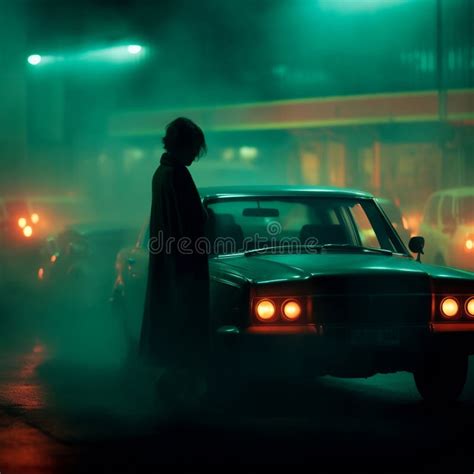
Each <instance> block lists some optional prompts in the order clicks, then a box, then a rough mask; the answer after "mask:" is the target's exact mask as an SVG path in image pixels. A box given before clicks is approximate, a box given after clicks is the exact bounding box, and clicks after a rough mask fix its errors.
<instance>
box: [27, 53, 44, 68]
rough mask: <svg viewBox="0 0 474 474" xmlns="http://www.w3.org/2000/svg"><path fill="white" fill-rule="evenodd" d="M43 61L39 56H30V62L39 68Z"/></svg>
mask: <svg viewBox="0 0 474 474" xmlns="http://www.w3.org/2000/svg"><path fill="white" fill-rule="evenodd" d="M41 59H42V58H41V56H40V55H39V54H31V55H30V56H28V62H29V63H30V64H31V65H32V66H37V65H38V64H39V63H40V62H41Z"/></svg>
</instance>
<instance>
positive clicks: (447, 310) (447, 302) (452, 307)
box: [440, 296, 459, 319]
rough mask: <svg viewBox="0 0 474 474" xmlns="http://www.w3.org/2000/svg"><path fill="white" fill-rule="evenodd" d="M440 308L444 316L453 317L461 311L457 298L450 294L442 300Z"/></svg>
mask: <svg viewBox="0 0 474 474" xmlns="http://www.w3.org/2000/svg"><path fill="white" fill-rule="evenodd" d="M440 309H441V314H442V315H443V317H445V318H446V319H451V318H454V317H455V316H457V314H458V313H459V303H458V302H457V300H456V298H453V297H450V296H448V297H446V298H444V299H443V300H442V301H441V306H440Z"/></svg>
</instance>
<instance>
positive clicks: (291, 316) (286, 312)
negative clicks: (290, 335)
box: [282, 300, 301, 321]
mask: <svg viewBox="0 0 474 474" xmlns="http://www.w3.org/2000/svg"><path fill="white" fill-rule="evenodd" d="M282 313H283V316H284V317H285V318H286V319H288V320H289V321H296V320H297V319H298V318H299V317H300V316H301V305H300V304H299V303H298V302H297V301H294V300H290V301H286V302H284V303H283V306H282Z"/></svg>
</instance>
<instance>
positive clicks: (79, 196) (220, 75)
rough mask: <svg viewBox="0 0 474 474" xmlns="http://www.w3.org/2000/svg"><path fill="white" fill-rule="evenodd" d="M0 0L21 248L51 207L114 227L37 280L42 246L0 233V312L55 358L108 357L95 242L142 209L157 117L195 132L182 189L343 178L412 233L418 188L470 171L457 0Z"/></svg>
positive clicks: (468, 53) (4, 130)
mask: <svg viewBox="0 0 474 474" xmlns="http://www.w3.org/2000/svg"><path fill="white" fill-rule="evenodd" d="M439 5H441V9H438V10H437V7H439ZM0 7H1V9H2V15H1V16H0V39H1V43H2V48H1V53H0V57H1V59H2V63H3V65H2V68H1V72H0V198H7V197H9V196H10V197H11V196H14V197H16V198H19V199H27V200H31V202H33V203H34V204H31V206H33V207H34V209H32V211H35V212H39V213H40V214H41V219H43V218H45V219H44V223H45V225H44V226H43V228H42V231H41V232H42V233H41V242H39V243H38V248H39V247H40V246H41V245H43V242H44V239H46V238H47V237H48V236H52V235H55V234H56V233H57V232H58V231H60V229H62V228H63V226H64V225H67V224H84V223H87V224H90V223H93V224H94V225H95V224H97V223H100V224H103V225H110V226H121V227H122V228H123V229H127V231H129V232H130V233H129V234H128V235H129V238H128V240H127V241H123V240H122V241H119V240H118V241H116V242H114V244H113V245H111V246H110V247H109V248H108V250H109V251H110V252H109V254H107V255H104V254H102V253H100V254H99V255H98V256H97V257H92V262H93V265H95V267H94V269H91V268H90V267H87V268H85V269H84V272H83V273H82V274H81V275H80V276H79V279H78V280H77V281H73V282H67V285H69V284H71V285H72V286H70V287H67V285H66V283H65V282H63V281H60V282H58V283H57V284H52V285H51V287H50V288H48V293H43V289H42V288H40V289H38V288H37V283H38V281H37V280H38V278H39V277H38V271H39V269H40V268H43V267H42V265H43V263H44V262H43V260H44V255H45V254H40V253H35V254H34V257H31V255H30V254H29V256H28V258H26V259H25V260H22V264H21V266H20V265H18V264H17V262H18V260H14V263H13V264H12V262H11V261H12V259H13V255H14V251H13V250H11V249H10V248H9V247H7V246H5V247H4V248H3V250H2V258H3V259H4V260H3V263H2V272H3V275H2V278H4V280H5V283H4V286H3V297H2V300H1V305H2V308H1V317H2V325H3V327H4V328H6V329H7V330H10V329H12V328H18V327H21V328H27V329H26V332H27V333H28V337H29V339H27V340H28V341H30V342H31V341H36V340H37V339H38V338H40V339H41V341H42V342H41V343H42V344H45V345H47V346H48V351H50V352H51V354H55V356H57V358H58V359H59V360H62V361H63V362H65V363H66V365H67V364H73V363H77V364H80V365H83V366H86V367H87V366H91V365H92V366H94V367H96V368H98V367H102V366H104V367H109V368H114V369H117V370H119V369H120V367H122V364H123V363H124V361H126V360H127V357H128V355H129V354H128V352H127V351H128V350H129V349H128V348H127V341H126V338H125V337H124V335H123V330H122V327H121V325H120V322H119V321H118V320H117V318H116V317H115V316H114V315H113V314H112V312H111V306H110V298H111V297H112V291H113V287H114V279H115V277H116V275H115V268H114V262H115V256H116V254H117V252H118V251H119V250H120V249H121V248H123V247H126V246H133V244H134V241H135V239H136V238H137V237H138V233H139V231H140V228H141V227H142V226H143V224H144V223H145V222H146V221H147V219H148V217H149V211H150V199H151V177H152V174H153V172H154V170H155V169H156V167H157V166H158V163H159V159H160V156H161V154H162V152H163V147H162V142H161V139H162V137H163V134H164V129H165V126H166V124H167V123H168V122H169V121H170V120H172V119H173V118H175V117H178V116H186V117H189V118H190V119H192V120H195V121H196V122H197V123H198V124H199V125H200V126H202V128H203V130H204V133H205V136H206V141H207V145H208V153H207V155H206V156H204V157H202V158H201V159H200V160H198V161H196V162H195V163H193V165H192V166H191V168H190V170H191V173H192V175H193V176H194V179H195V181H196V184H197V185H198V187H205V186H223V185H242V184H245V185H248V184H254V185H267V184H268V185H273V184H280V185H306V186H336V187H351V188H357V189H362V190H365V191H369V192H371V193H373V194H374V195H376V196H382V197H386V198H389V199H390V200H392V201H393V202H394V203H395V204H396V205H397V206H400V208H401V212H402V215H403V217H405V218H406V220H407V222H408V224H407V225H408V227H409V228H407V231H409V232H411V234H412V235H414V234H415V233H416V232H417V231H418V229H419V225H420V220H421V218H422V214H423V211H424V207H425V203H426V201H427V199H428V198H429V196H430V195H431V194H432V193H434V192H436V191H438V190H441V189H446V188H456V187H473V186H474V156H473V153H474V136H473V128H472V127H473V121H472V120H473V114H474V94H473V88H474V38H473V25H474V7H473V3H472V2H471V1H470V0H452V1H446V0H442V1H441V2H439V3H438V2H437V1H435V0H415V1H407V0H386V1H375V0H373V1H372V0H354V1H349V0H345V1H344V0H338V1H333V2H329V1H326V0H319V1H318V0H296V1H295V0H276V1H270V0H261V1H258V2H256V1H250V0H241V1H219V0H203V1H199V2H198V1H196V2H194V1H185V0H178V1H176V0H174V1H171V0H160V1H158V0H156V1H151V0H150V1H145V0H141V1H140V0H115V1H112V0H108V1H105V0H102V1H98V0H96V1H93V0H84V1H81V2H60V1H58V0H56V1H53V0H24V1H20V2H13V1H7V0H2V1H1V2H0ZM443 104H444V105H443ZM446 104H447V105H446ZM443 107H444V108H445V109H443ZM48 199H50V200H49V201H48ZM41 202H43V204H41ZM44 202H49V204H44ZM35 206H36V207H35ZM38 209H39V210H38ZM41 222H42V223H43V220H42V221H41ZM46 224H47V225H46ZM131 236H134V237H131ZM38 252H39V251H38ZM48 258H49V257H48ZM88 258H90V257H88ZM15 259H16V257H15ZM42 259H43V260H42ZM87 265H90V262H89V263H88V264H87ZM97 268H100V269H101V271H96V269H97ZM102 269H103V270H104V271H102ZM63 285H66V286H63ZM25 288H26V290H25ZM24 291H28V292H30V291H31V292H32V293H28V295H29V296H28V297H27V298H26V299H25V296H24V295H25V293H24ZM31 295H33V296H31ZM45 295H47V296H45ZM28 298H29V299H28ZM26 301H28V304H25V303H26ZM30 303H31V304H30ZM32 314H35V317H33V318H32ZM136 315H137V321H139V320H140V317H141V308H139V309H137V310H136ZM22 340H23V339H22ZM11 342H12V343H16V342H18V341H17V340H16V339H15V338H13V339H12V341H11Z"/></svg>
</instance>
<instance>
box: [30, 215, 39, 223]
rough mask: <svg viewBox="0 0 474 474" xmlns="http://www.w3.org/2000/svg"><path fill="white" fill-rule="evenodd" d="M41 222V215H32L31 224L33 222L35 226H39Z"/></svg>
mask: <svg viewBox="0 0 474 474" xmlns="http://www.w3.org/2000/svg"><path fill="white" fill-rule="evenodd" d="M39 220H40V218H39V215H38V214H37V213H36V212H35V213H33V214H31V222H33V224H38V222H39Z"/></svg>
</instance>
